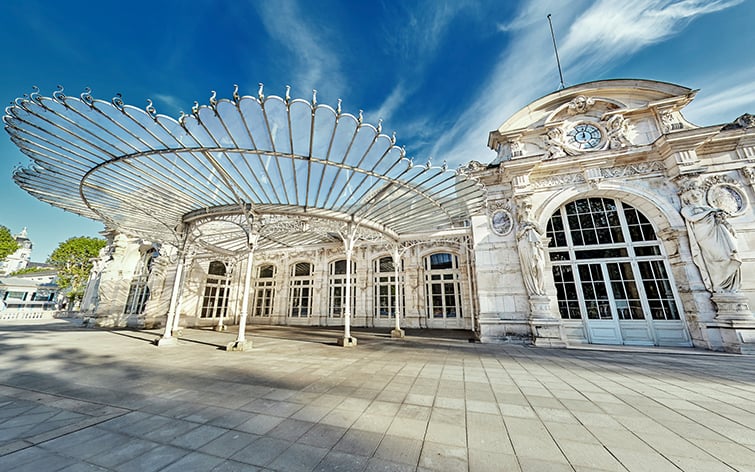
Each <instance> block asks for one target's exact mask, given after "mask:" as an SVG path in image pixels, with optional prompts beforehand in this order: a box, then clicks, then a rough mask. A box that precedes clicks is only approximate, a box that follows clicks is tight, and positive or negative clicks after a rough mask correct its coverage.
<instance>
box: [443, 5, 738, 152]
mask: <svg viewBox="0 0 755 472" xmlns="http://www.w3.org/2000/svg"><path fill="white" fill-rule="evenodd" d="M742 1H743V0H728V1H725V0H719V1H712V2H711V1H704V0H634V1H632V2H616V1H614V0H597V1H595V2H593V3H592V4H590V8H577V7H575V5H574V4H572V2H560V1H552V0H532V1H530V2H528V3H527V4H525V5H523V6H522V8H521V10H520V13H519V14H518V15H517V16H516V17H515V18H514V20H512V21H511V22H509V23H504V24H498V25H497V26H496V28H497V29H498V30H499V31H505V32H507V34H509V35H510V43H509V47H508V48H507V49H506V50H505V51H504V52H503V53H502V54H501V56H500V57H499V58H498V61H497V64H496V66H495V67H494V68H493V70H492V73H491V75H490V78H489V79H488V82H487V85H486V86H485V87H483V89H482V90H481V93H480V94H479V96H478V98H477V99H476V100H474V101H473V102H472V103H471V105H470V106H469V107H468V108H467V109H466V110H465V111H464V112H462V113H461V115H460V116H459V118H458V120H457V121H456V124H455V125H454V126H453V127H452V129H453V131H452V132H450V133H446V134H444V135H443V136H442V137H441V138H440V140H439V141H438V142H437V143H436V145H435V146H434V149H433V150H432V153H433V154H435V155H440V156H447V159H448V161H449V163H451V162H453V163H454V164H461V163H464V162H467V161H470V160H478V161H482V162H488V161H490V160H492V159H493V157H494V156H493V154H492V151H490V150H488V149H487V147H486V146H485V144H486V143H487V135H488V133H489V132H490V131H491V130H493V129H495V128H497V127H498V126H499V125H500V124H501V123H502V122H503V121H504V120H505V119H506V118H507V117H508V116H509V115H511V114H512V113H514V112H516V111H517V110H518V109H519V108H521V107H522V106H523V105H525V104H526V103H527V102H530V101H532V100H533V99H534V98H536V97H537V95H541V94H545V93H548V92H551V91H553V90H554V89H555V88H556V87H555V86H556V85H557V84H558V74H557V72H556V70H555V64H554V58H553V49H552V45H551V38H550V34H549V31H548V26H547V22H546V15H547V14H548V13H552V14H553V19H554V28H555V29H556V31H557V35H559V30H561V34H560V39H561V40H560V42H559V45H560V46H559V53H560V55H561V59H562V60H565V62H567V63H569V64H572V65H571V66H570V67H568V68H567V70H566V72H567V74H566V77H567V80H568V79H569V78H572V79H578V80H579V79H581V78H583V77H595V76H596V75H597V74H598V73H599V72H601V71H603V70H605V69H606V68H607V67H609V66H611V65H613V64H614V63H615V62H617V61H623V60H626V59H627V58H628V57H629V56H630V55H632V54H636V53H637V52H639V51H640V50H642V49H643V48H645V47H647V46H650V45H652V44H655V43H658V42H660V41H663V40H664V39H667V38H669V37H670V36H672V35H675V34H677V33H678V32H679V31H680V30H681V29H683V28H684V26H685V25H686V24H688V23H689V22H690V21H691V20H693V19H694V18H696V17H699V16H701V15H705V14H709V13H712V12H715V11H720V10H722V9H725V8H729V7H732V6H734V5H737V4H739V3H741V2H742ZM581 4H582V5H587V3H586V2H581ZM535 25H539V26H538V27H534V26H535ZM564 25H571V26H570V27H569V28H568V30H567V32H566V33H565V34H564V33H563V29H564ZM570 58H579V61H576V60H571V61H570V60H569V59H570Z"/></svg>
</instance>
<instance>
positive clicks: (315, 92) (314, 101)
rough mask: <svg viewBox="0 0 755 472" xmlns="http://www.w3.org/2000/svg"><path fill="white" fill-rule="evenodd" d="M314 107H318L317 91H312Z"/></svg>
mask: <svg viewBox="0 0 755 472" xmlns="http://www.w3.org/2000/svg"><path fill="white" fill-rule="evenodd" d="M312 106H313V107H314V106H317V90H315V89H312Z"/></svg>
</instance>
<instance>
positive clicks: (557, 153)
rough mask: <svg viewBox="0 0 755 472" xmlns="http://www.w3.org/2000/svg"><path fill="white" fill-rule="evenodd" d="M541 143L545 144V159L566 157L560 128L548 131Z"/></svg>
mask: <svg viewBox="0 0 755 472" xmlns="http://www.w3.org/2000/svg"><path fill="white" fill-rule="evenodd" d="M543 142H544V143H545V159H555V158H558V157H564V156H566V151H564V132H563V131H562V130H561V128H551V129H549V130H548V134H547V135H546V136H545V138H544V139H543Z"/></svg>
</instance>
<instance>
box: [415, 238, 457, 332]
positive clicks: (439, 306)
mask: <svg viewBox="0 0 755 472" xmlns="http://www.w3.org/2000/svg"><path fill="white" fill-rule="evenodd" d="M424 265H425V289H426V291H427V317H428V318H439V319H442V318H445V319H448V318H457V317H461V290H460V286H459V280H460V271H459V258H458V257H457V256H456V255H454V254H450V253H445V252H443V253H437V254H431V255H429V256H427V257H426V258H425V264H424Z"/></svg>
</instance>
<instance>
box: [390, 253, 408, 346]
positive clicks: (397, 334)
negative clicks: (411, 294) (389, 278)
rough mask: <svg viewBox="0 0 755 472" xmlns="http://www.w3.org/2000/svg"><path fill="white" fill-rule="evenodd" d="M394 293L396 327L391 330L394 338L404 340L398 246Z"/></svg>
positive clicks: (395, 257) (394, 271) (394, 260)
mask: <svg viewBox="0 0 755 472" xmlns="http://www.w3.org/2000/svg"><path fill="white" fill-rule="evenodd" d="M392 255H393V279H394V281H393V292H394V296H395V297H396V303H394V305H393V307H394V310H395V311H396V315H395V316H396V327H395V328H393V329H392V330H391V337H392V338H403V337H404V336H405V333H404V330H403V329H401V308H402V306H401V284H400V283H399V279H398V274H399V270H398V269H399V267H400V266H401V254H400V253H399V250H398V245H394V246H393V254H392Z"/></svg>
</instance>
